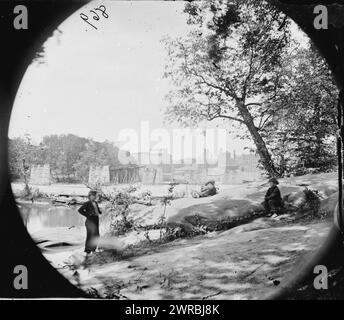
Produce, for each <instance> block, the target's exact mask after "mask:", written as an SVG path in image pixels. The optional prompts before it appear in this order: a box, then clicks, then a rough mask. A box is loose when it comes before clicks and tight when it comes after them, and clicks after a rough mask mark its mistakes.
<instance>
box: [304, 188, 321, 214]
mask: <svg viewBox="0 0 344 320" xmlns="http://www.w3.org/2000/svg"><path fill="white" fill-rule="evenodd" d="M303 192H304V194H305V200H304V201H303V203H302V204H301V206H300V208H299V209H300V210H301V211H307V212H310V213H311V214H312V215H313V216H316V215H317V214H318V213H319V209H320V195H319V191H317V190H311V189H308V188H305V190H303Z"/></svg>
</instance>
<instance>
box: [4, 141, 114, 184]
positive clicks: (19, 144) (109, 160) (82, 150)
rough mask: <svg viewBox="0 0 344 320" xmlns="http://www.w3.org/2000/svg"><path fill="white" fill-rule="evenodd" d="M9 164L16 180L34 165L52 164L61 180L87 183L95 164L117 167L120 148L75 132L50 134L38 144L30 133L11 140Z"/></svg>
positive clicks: (54, 174)
mask: <svg viewBox="0 0 344 320" xmlns="http://www.w3.org/2000/svg"><path fill="white" fill-rule="evenodd" d="M9 146H10V148H9V163H10V170H11V173H12V178H13V179H19V178H23V177H24V169H23V159H25V165H26V166H27V171H29V169H30V167H31V166H32V165H37V164H40V165H42V164H49V165H50V168H51V172H52V175H53V177H54V179H55V180H56V181H57V182H86V180H87V179H88V172H89V167H90V166H91V165H109V166H110V167H111V166H117V165H118V164H119V160H118V148H117V147H115V146H114V145H113V144H112V143H111V142H108V141H104V142H97V141H94V140H93V139H86V138H81V137H78V136H76V135H73V134H68V135H49V136H45V137H43V140H42V142H41V143H40V144H38V145H34V144H33V143H32V142H31V139H30V137H29V136H25V137H24V138H22V137H19V138H14V139H10V141H9Z"/></svg>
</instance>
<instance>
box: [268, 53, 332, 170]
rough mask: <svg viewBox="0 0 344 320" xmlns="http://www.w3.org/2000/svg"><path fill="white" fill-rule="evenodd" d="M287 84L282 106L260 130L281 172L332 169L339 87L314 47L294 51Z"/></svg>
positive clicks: (281, 102) (281, 96)
mask: <svg viewBox="0 0 344 320" xmlns="http://www.w3.org/2000/svg"><path fill="white" fill-rule="evenodd" d="M294 55H295V57H293V63H291V62H290V65H293V66H292V68H293V69H294V70H293V72H292V75H291V76H292V77H291V78H290V80H289V84H290V85H289V88H288V90H285V91H284V94H283V95H280V101H279V103H280V104H281V105H282V106H285V107H284V108H281V109H280V111H279V112H277V113H276V114H275V115H274V116H273V121H271V122H270V123H269V124H268V125H267V126H266V128H265V132H264V133H262V136H263V137H264V139H265V141H266V143H267V145H268V146H269V149H270V150H271V152H272V154H273V157H274V159H275V163H276V165H277V166H278V168H279V171H280V172H282V173H291V172H295V170H300V168H304V169H307V168H318V170H320V171H326V170H329V169H331V168H332V167H333V166H334V165H335V164H336V144H335V142H334V141H335V134H336V130H337V125H336V114H337V109H336V107H337V96H338V90H337V87H336V85H335V83H334V79H333V77H332V76H331V73H330V70H329V68H328V66H327V64H326V63H325V61H324V60H323V59H322V58H321V57H319V55H318V54H317V53H316V51H315V49H314V48H311V47H310V48H301V49H299V50H297V51H296V52H295V53H294Z"/></svg>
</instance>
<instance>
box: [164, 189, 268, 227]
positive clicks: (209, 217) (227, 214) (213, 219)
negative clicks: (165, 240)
mask: <svg viewBox="0 0 344 320" xmlns="http://www.w3.org/2000/svg"><path fill="white" fill-rule="evenodd" d="M206 199H207V200H208V201H206V202H204V201H203V202H202V203H199V202H198V203H197V202H195V201H192V202H190V203H189V205H186V206H184V207H183V208H181V209H180V210H178V212H174V213H173V214H171V212H169V213H170V214H169V216H168V219H167V226H168V227H170V228H174V227H181V228H182V229H184V231H186V232H189V231H192V229H193V227H196V226H199V225H202V226H205V227H207V228H208V229H210V230H212V229H213V230H214V229H221V223H224V224H228V223H231V222H233V226H235V225H236V224H237V223H238V222H240V221H242V222H243V221H244V220H245V219H248V220H249V219H250V218H254V217H255V216H257V215H258V213H261V212H262V211H263V210H264V208H263V206H262V205H261V204H260V203H258V202H254V201H250V200H245V199H225V198H223V197H218V196H214V197H210V198H206ZM195 200H196V199H195ZM202 200H203V199H202Z"/></svg>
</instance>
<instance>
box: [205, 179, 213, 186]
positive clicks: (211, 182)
mask: <svg viewBox="0 0 344 320" xmlns="http://www.w3.org/2000/svg"><path fill="white" fill-rule="evenodd" d="M209 183H210V184H212V185H215V180H209V181H207V182H206V183H205V184H204V185H207V184H209Z"/></svg>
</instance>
